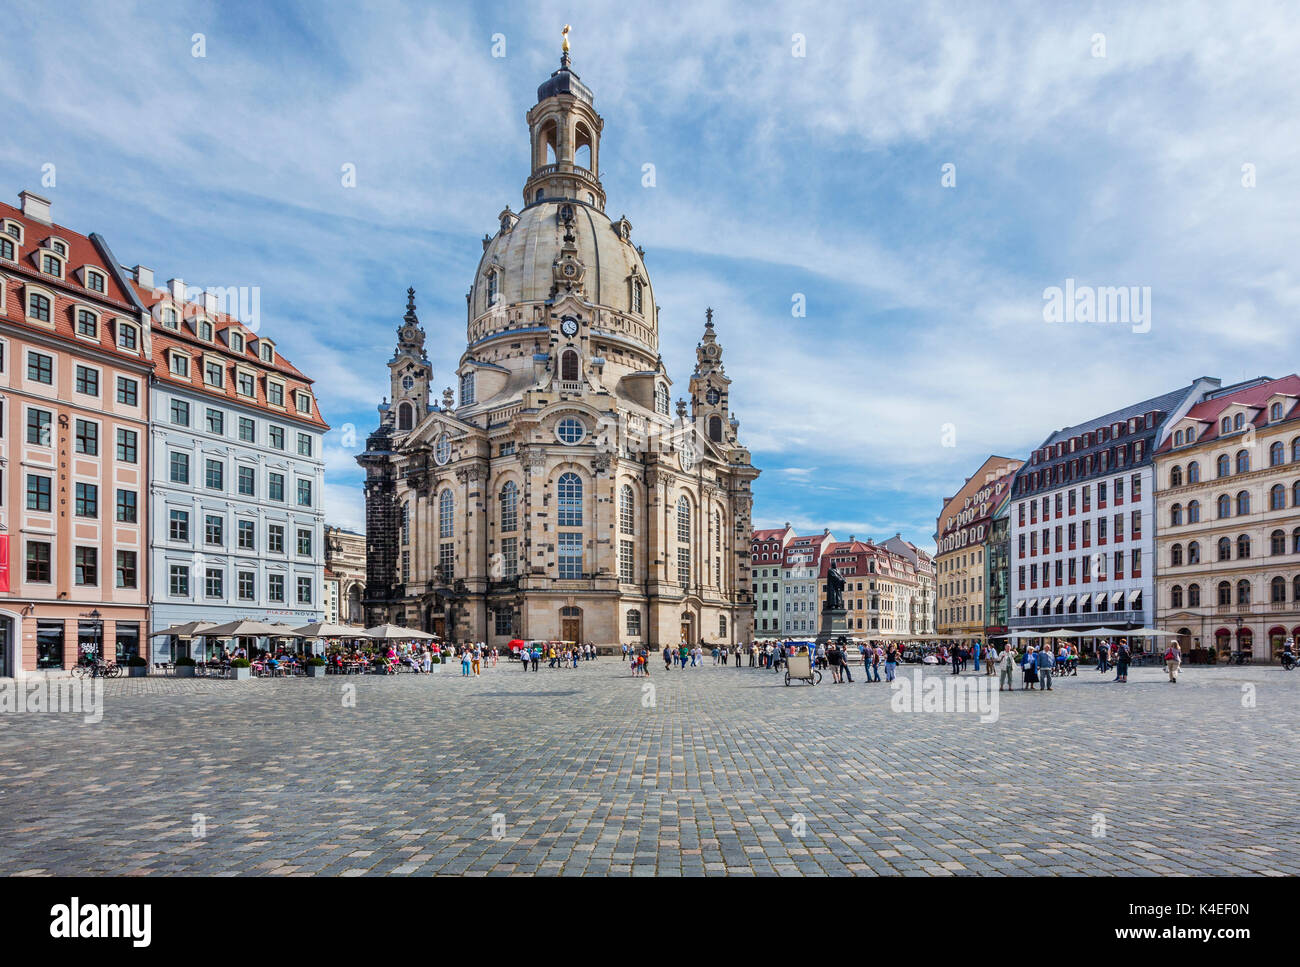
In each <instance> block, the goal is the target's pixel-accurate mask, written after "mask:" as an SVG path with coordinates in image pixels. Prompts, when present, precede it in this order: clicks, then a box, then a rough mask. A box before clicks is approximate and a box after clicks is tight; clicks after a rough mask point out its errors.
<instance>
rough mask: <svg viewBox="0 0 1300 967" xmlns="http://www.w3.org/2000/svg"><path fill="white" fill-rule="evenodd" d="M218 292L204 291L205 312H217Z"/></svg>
mask: <svg viewBox="0 0 1300 967" xmlns="http://www.w3.org/2000/svg"><path fill="white" fill-rule="evenodd" d="M217 308H218V306H217V294H216V293H215V292H204V293H203V309H204V311H205V312H209V313H212V314H213V315H215V314H216V311H217Z"/></svg>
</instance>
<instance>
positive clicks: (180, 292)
mask: <svg viewBox="0 0 1300 967" xmlns="http://www.w3.org/2000/svg"><path fill="white" fill-rule="evenodd" d="M167 289H168V291H170V292H171V294H172V298H173V299H175V300H176V301H177V302H184V301H185V282H184V281H183V280H182V279H168V280H167Z"/></svg>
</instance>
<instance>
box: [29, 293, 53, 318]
mask: <svg viewBox="0 0 1300 967" xmlns="http://www.w3.org/2000/svg"><path fill="white" fill-rule="evenodd" d="M50 305H51V300H50V297H49V296H47V295H42V294H41V293H39V292H33V293H31V294H30V295H29V296H28V297H27V316H28V318H30V319H35V320H36V321H37V322H49V321H50Z"/></svg>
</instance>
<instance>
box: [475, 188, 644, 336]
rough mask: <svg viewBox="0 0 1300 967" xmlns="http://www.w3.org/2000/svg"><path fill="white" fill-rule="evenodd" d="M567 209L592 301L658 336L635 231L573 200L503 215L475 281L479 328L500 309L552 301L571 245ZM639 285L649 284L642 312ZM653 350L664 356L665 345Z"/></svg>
mask: <svg viewBox="0 0 1300 967" xmlns="http://www.w3.org/2000/svg"><path fill="white" fill-rule="evenodd" d="M566 207H567V209H568V211H570V212H572V215H573V220H572V223H571V224H572V226H573V228H572V235H573V241H572V243H570V245H571V248H572V250H573V251H574V253H575V255H576V258H577V260H578V261H579V262H580V263H581V267H582V271H583V278H582V289H583V297H584V299H585V300H586V301H587V302H589V303H592V304H593V305H597V306H601V307H603V308H606V309H610V310H613V311H614V312H616V313H621V314H631V315H634V316H637V317H639V318H640V319H641V320H642V321H643V322H644V323H645V324H646V326H647V327H648V328H649V329H650V330H651V331H652V332H654V333H657V332H658V326H657V321H656V319H655V304H654V295H653V292H652V291H651V288H650V283H649V276H648V275H647V273H646V270H645V264H644V262H643V261H642V259H641V255H640V253H639V252H637V250H636V247H635V246H633V245H632V242H631V241H630V239H629V238H628V237H626V236H627V235H628V234H630V231H631V226H630V225H629V224H628V223H627V222H626V221H625V220H623V219H620V220H619V221H618V222H611V221H610V220H609V217H608V216H607V215H606V214H605V213H604V212H602V211H600V210H599V209H598V208H595V207H593V206H591V205H586V204H582V203H581V202H577V201H571V200H567V199H555V200H554V201H542V202H538V203H536V204H533V205H530V206H528V207H527V208H525V209H524V210H523V211H522V212H520V213H518V215H517V216H516V215H514V214H512V213H504V214H503V215H502V228H501V230H500V231H498V232H497V234H496V235H495V236H494V237H493V238H492V239H491V240H490V241H489V242H488V244H487V248H486V249H484V251H483V259H482V261H480V262H479V266H478V271H477V273H476V274H475V277H474V288H473V289H472V290H471V296H470V312H469V316H470V321H471V325H472V323H473V321H474V320H477V319H479V318H480V317H482V316H483V315H484V314H485V313H487V312H488V310H489V308H491V307H492V306H496V307H498V308H503V307H512V306H519V305H526V304H528V303H540V302H546V301H548V300H550V299H551V298H552V296H553V295H554V293H555V285H556V264H557V262H559V261H560V260H561V259H562V256H563V254H564V249H565V247H566V243H565V238H564V236H565V231H566V229H565V223H564V221H563V218H562V217H561V209H562V208H566ZM634 281H639V282H640V283H641V285H642V292H641V296H640V306H639V307H638V306H637V305H635V304H634V297H633V282H634ZM489 300H491V301H489ZM638 308H639V311H637V310H638ZM647 348H648V349H650V350H651V351H654V352H657V351H658V347H657V346H647Z"/></svg>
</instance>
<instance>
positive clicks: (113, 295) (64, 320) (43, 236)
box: [0, 203, 151, 366]
mask: <svg viewBox="0 0 1300 967" xmlns="http://www.w3.org/2000/svg"><path fill="white" fill-rule="evenodd" d="M0 219H3V220H11V221H14V222H17V223H18V224H19V225H21V226H22V229H23V240H22V242H21V243H19V242H18V240H17V239H15V238H13V237H12V236H9V235H6V236H4V237H5V238H8V239H9V240H10V241H11V242H13V243H14V247H15V250H16V251H15V256H16V258H17V262H16V263H14V262H6V261H0V274H2V275H3V276H4V279H5V283H4V287H5V294H4V295H5V298H4V303H5V310H4V314H3V316H0V318H3V320H4V321H5V322H6V323H9V324H10V325H14V326H17V327H19V328H22V329H25V330H28V331H31V332H38V333H45V334H47V335H53V336H57V337H59V338H60V339H62V340H64V341H66V342H67V343H68V344H69V346H70V347H75V346H79V345H81V346H94V347H95V348H97V349H99V350H101V351H103V352H107V353H110V354H112V355H114V356H118V357H120V358H122V359H123V360H134V361H135V362H136V363H137V364H138V365H141V366H149V365H150V364H151V363H150V360H149V358H148V357H147V356H146V355H145V353H144V339H143V334H141V336H140V338H138V339H137V340H136V347H137V348H136V351H135V352H131V351H130V350H126V349H121V348H119V347H118V345H117V341H116V340H117V331H116V327H115V326H114V325H112V320H113V319H115V318H120V319H124V320H126V321H129V322H131V323H133V324H137V325H138V323H139V316H138V314H137V312H136V309H135V306H134V304H133V303H132V302H131V298H130V296H129V295H128V294H127V293H126V291H125V290H124V289H123V288H122V287H121V286H120V285H119V284H118V276H117V268H116V266H113V265H111V264H110V262H109V260H108V259H107V258H106V257H105V256H104V254H103V252H102V251H101V249H100V246H98V245H96V244H95V241H94V240H93V239H91V238H90V237H89V236H86V235H82V234H81V233H80V232H74V231H72V230H71V229H70V228H67V227H66V226H63V225H57V224H56V225H46V224H44V223H42V222H38V221H36V220H34V219H31V218H28V217H26V216H25V215H24V214H23V213H22V210H21V209H19V208H15V207H14V206H12V205H6V204H3V203H0ZM51 238H58V239H60V240H61V241H63V242H64V243H65V244H66V245H67V249H68V251H67V256H66V258H65V260H64V262H65V271H64V276H65V277H64V278H58V277H56V276H52V275H47V274H46V273H45V272H42V271H41V270H40V266H39V265H38V264H37V263H36V262H34V261H33V259H32V256H33V255H36V256H38V257H39V255H40V254H42V252H43V251H46V250H48V249H47V248H46V246H45V243H46V241H47V240H48V239H51ZM87 266H89V267H91V268H94V269H96V270H98V272H99V274H101V275H102V276H103V277H104V291H103V292H98V291H96V290H95V289H90V288H87V287H86V286H85V285H83V284H82V282H83V279H84V274H83V273H81V272H80V271H79V270H81V269H84V268H85V267H87ZM25 284H33V285H39V286H41V287H42V288H45V289H48V290H49V291H51V292H53V293H54V300H53V305H52V306H51V307H50V324H49V325H44V324H42V323H40V322H35V321H31V320H29V319H28V318H27V314H26V310H27V305H26V302H25V300H24V294H23V291H22V287H23V286H24V285H25ZM78 307H82V308H86V309H90V310H92V311H94V312H96V313H98V315H99V326H98V328H97V330H96V336H95V338H93V339H91V338H87V337H85V336H78V335H77V334H76V321H77V320H76V314H77V308H78Z"/></svg>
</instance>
